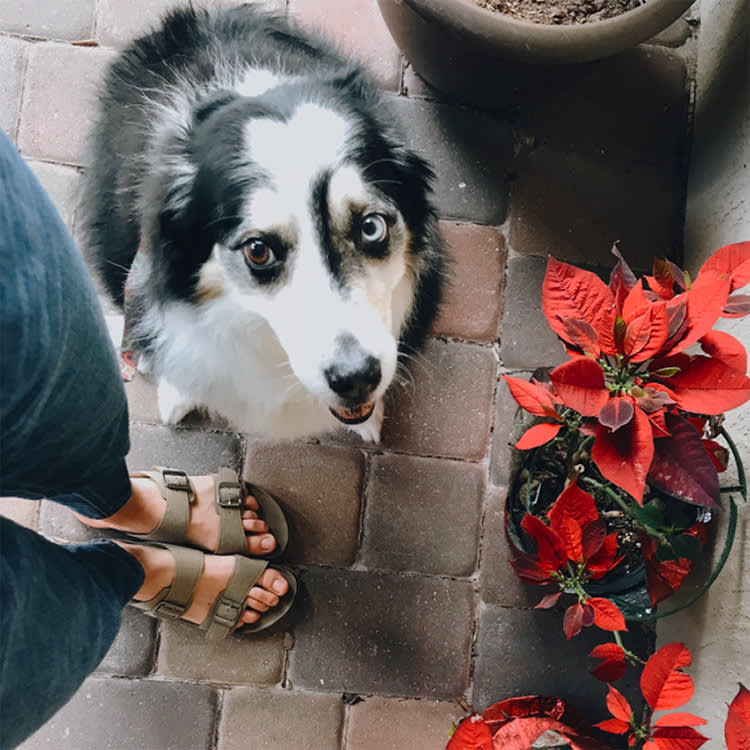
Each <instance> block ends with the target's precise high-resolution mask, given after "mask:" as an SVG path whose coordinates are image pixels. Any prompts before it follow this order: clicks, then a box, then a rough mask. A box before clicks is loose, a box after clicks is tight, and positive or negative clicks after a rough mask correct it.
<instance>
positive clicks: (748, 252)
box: [698, 242, 750, 291]
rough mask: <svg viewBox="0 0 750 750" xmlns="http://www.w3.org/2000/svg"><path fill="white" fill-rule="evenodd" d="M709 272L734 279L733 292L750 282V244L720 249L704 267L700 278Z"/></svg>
mask: <svg viewBox="0 0 750 750" xmlns="http://www.w3.org/2000/svg"><path fill="white" fill-rule="evenodd" d="M707 271H715V272H716V273H718V274H723V275H730V276H731V277H732V291H734V290H735V289H739V287H741V286H745V284H747V283H748V282H750V242H736V243H735V244H733V245H725V246H724V247H720V248H719V249H718V250H717V251H716V252H715V253H714V254H713V255H712V256H711V257H710V258H709V259H708V260H707V261H706V262H705V263H704V264H703V265H702V266H701V269H700V271H699V272H698V278H700V276H701V274H703V273H705V272H707Z"/></svg>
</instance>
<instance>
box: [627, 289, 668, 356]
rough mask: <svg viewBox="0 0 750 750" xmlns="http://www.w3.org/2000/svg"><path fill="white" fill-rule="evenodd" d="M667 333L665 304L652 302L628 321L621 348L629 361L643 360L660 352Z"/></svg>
mask: <svg viewBox="0 0 750 750" xmlns="http://www.w3.org/2000/svg"><path fill="white" fill-rule="evenodd" d="M668 334H669V320H668V318H667V309H666V306H665V305H664V303H661V304H658V303H652V304H651V305H650V306H649V307H648V309H646V310H645V311H643V312H642V313H641V314H639V315H636V316H635V317H634V318H633V319H632V320H631V321H629V322H628V327H627V330H626V331H625V339H624V341H623V349H624V351H625V354H626V355H627V356H628V357H629V358H630V360H631V362H645V361H646V360H647V359H652V358H653V357H655V356H656V355H657V354H659V352H661V350H662V349H663V348H664V346H665V344H666V342H667V337H668Z"/></svg>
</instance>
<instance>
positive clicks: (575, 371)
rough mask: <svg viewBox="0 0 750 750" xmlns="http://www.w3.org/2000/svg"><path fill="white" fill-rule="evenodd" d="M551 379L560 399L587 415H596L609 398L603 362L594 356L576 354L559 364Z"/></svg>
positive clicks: (566, 404)
mask: <svg viewBox="0 0 750 750" xmlns="http://www.w3.org/2000/svg"><path fill="white" fill-rule="evenodd" d="M550 380H551V381H552V383H553V384H554V386H555V392H556V393H557V395H558V396H559V398H560V401H561V402H562V403H563V404H565V406H569V407H570V408H571V409H575V411H577V412H578V413H579V414H582V415H583V416H584V417H595V416H597V414H599V412H600V411H601V408H602V407H603V406H604V404H606V403H607V401H608V399H609V391H608V390H607V389H606V387H605V385H604V371H603V370H602V368H601V365H599V363H598V362H597V361H596V360H594V359H591V358H590V357H575V358H574V359H571V360H570V361H569V362H563V364H561V365H558V366H557V367H555V369H554V370H552V372H551V373H550Z"/></svg>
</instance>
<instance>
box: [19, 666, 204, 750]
mask: <svg viewBox="0 0 750 750" xmlns="http://www.w3.org/2000/svg"><path fill="white" fill-rule="evenodd" d="M216 708H217V694H216V691H215V690H214V689H213V688H211V687H209V686H208V685H194V684H188V683H181V682H163V681H157V680H120V679H116V680H113V679H107V678H105V677H101V676H96V677H90V678H89V679H88V680H86V682H84V683H83V685H82V686H81V688H80V689H79V690H78V692H77V693H76V694H75V696H73V698H72V699H71V701H70V703H68V704H67V705H66V706H65V707H64V708H63V709H62V710H61V711H60V712H59V713H58V714H57V715H56V716H55V717H53V718H52V719H51V720H50V721H49V722H48V723H47V724H45V726H44V727H42V728H41V729H40V730H39V731H38V732H37V733H36V734H34V735H32V736H31V737H30V738H29V739H28V740H27V741H26V742H24V743H23V744H22V745H21V746H20V747H21V748H22V750H41V749H42V748H48V750H104V748H112V750H114V748H126V747H132V748H136V747H137V748H142V749H143V750H185V748H190V750H210V748H212V747H213V735H214V724H215V716H216Z"/></svg>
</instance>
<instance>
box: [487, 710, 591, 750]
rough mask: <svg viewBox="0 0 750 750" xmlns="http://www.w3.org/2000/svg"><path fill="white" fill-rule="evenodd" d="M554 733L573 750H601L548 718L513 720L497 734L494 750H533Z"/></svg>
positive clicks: (533, 717)
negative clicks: (541, 740)
mask: <svg viewBox="0 0 750 750" xmlns="http://www.w3.org/2000/svg"><path fill="white" fill-rule="evenodd" d="M547 732H549V733H550V734H552V733H554V734H555V735H557V736H560V737H562V738H563V739H564V740H566V741H567V742H568V745H569V746H570V748H571V749H572V750H601V743H599V744H596V743H595V742H594V741H593V740H592V739H591V738H590V737H584V736H581V735H579V734H577V733H576V732H574V731H573V730H572V729H571V728H570V727H569V726H567V725H566V724H563V723H561V722H559V721H556V720H555V719H550V718H548V717H546V716H528V717H523V718H513V719H511V720H510V721H509V722H508V723H507V724H504V725H503V726H501V727H500V728H499V729H498V730H497V732H495V734H494V736H493V738H492V741H493V745H492V747H493V748H494V750H531V748H532V747H533V746H534V744H535V743H536V742H537V741H538V740H539V739H540V738H541V737H542V736H543V735H545V733H547Z"/></svg>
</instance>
